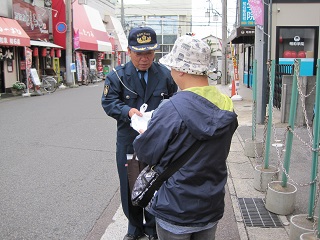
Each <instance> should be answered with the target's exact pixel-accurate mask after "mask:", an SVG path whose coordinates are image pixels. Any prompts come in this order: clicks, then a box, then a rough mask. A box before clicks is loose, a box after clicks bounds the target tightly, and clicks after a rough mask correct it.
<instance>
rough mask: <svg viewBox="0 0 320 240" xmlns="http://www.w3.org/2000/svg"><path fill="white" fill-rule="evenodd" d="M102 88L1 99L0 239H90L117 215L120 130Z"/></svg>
mask: <svg viewBox="0 0 320 240" xmlns="http://www.w3.org/2000/svg"><path fill="white" fill-rule="evenodd" d="M102 90H103V83H102V82H100V83H98V84H95V85H92V84H90V85H89V86H80V87H79V88H72V89H71V88H70V89H66V90H60V89H58V90H57V91H56V92H55V93H53V94H45V95H43V96H36V97H25V98H23V97H19V98H10V99H9V98H8V99H2V100H0V111H1V114H0V126H1V130H0V152H1V158H0V166H1V167H0V184H1V187H0V195H1V198H0V215H1V220H0V239H3V240H5V239H10V240H11V239H30V240H31V239H32V240H36V239H60V240H61V239H68V240H73V239H74V240H79V239H86V238H87V236H88V235H91V236H94V235H95V234H96V233H95V231H96V232H97V231H99V229H97V228H96V227H95V228H94V225H95V224H96V222H99V219H100V221H101V215H102V213H103V212H104V211H105V210H106V209H108V216H104V217H105V218H106V217H110V218H112V216H113V215H114V212H115V211H116V209H117V208H118V207H119V200H117V204H115V207H111V209H110V206H112V199H113V198H114V197H115V196H116V195H117V191H118V186H119V184H118V177H117V173H116V165H115V132H116V126H115V121H114V120H112V119H111V118H109V117H107V116H106V115H105V113H104V111H103V109H102V107H101V105H100V96H101V94H102ZM108 207H109V208H108ZM92 229H93V231H92ZM104 230H105V227H104V228H102V229H100V231H102V233H101V234H103V231H104ZM98 235H99V234H98Z"/></svg>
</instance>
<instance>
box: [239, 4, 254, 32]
mask: <svg viewBox="0 0 320 240" xmlns="http://www.w3.org/2000/svg"><path fill="white" fill-rule="evenodd" d="M254 25H255V22H254V18H253V15H252V11H251V8H250V5H249V0H242V1H241V7H240V26H241V27H254Z"/></svg>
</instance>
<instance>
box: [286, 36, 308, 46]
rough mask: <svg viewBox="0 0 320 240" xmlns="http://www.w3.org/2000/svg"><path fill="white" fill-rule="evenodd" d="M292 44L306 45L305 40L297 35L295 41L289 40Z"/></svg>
mask: <svg viewBox="0 0 320 240" xmlns="http://www.w3.org/2000/svg"><path fill="white" fill-rule="evenodd" d="M289 45H290V46H304V41H303V40H302V39H301V38H300V36H295V37H294V38H293V41H290V42H289Z"/></svg>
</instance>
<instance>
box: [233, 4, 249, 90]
mask: <svg viewBox="0 0 320 240" xmlns="http://www.w3.org/2000/svg"><path fill="white" fill-rule="evenodd" d="M254 39H255V21H254V19H253V15H252V11H251V8H250V6H249V1H248V0H241V2H240V14H239V26H238V27H236V28H235V29H234V30H233V31H232V32H231V34H230V36H229V38H228V42H229V43H232V44H236V47H235V49H236V54H235V55H236V58H237V61H238V68H239V76H240V80H242V82H243V84H244V85H246V86H247V87H248V88H251V87H252V77H253V75H252V73H253V71H252V70H253V59H254Z"/></svg>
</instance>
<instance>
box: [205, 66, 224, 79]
mask: <svg viewBox="0 0 320 240" xmlns="http://www.w3.org/2000/svg"><path fill="white" fill-rule="evenodd" d="M208 77H209V79H210V80H213V81H218V80H220V79H221V77H222V72H221V71H220V70H217V69H216V68H213V69H212V72H211V73H210V74H209V75H208Z"/></svg>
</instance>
